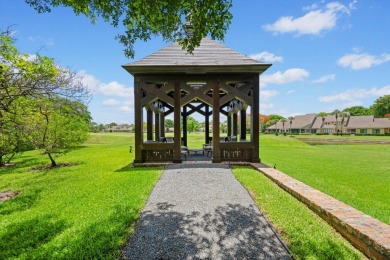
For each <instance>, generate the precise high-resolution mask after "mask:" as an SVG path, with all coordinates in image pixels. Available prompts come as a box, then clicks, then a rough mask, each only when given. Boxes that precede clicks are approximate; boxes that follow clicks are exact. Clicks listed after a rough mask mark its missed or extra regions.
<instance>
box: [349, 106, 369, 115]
mask: <svg viewBox="0 0 390 260" xmlns="http://www.w3.org/2000/svg"><path fill="white" fill-rule="evenodd" d="M343 112H345V113H349V115H350V116H368V115H371V114H372V111H371V110H370V109H369V108H365V107H363V106H353V107H348V108H345V109H344V110H343Z"/></svg>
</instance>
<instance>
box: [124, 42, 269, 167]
mask: <svg viewBox="0 0 390 260" xmlns="http://www.w3.org/2000/svg"><path fill="white" fill-rule="evenodd" d="M270 66H271V64H266V63H262V62H259V61H256V60H253V59H251V58H249V57H247V56H245V55H243V54H240V53H238V52H236V51H234V50H232V49H230V48H228V47H226V46H224V45H222V44H220V43H218V42H217V41H214V40H211V39H208V38H204V39H202V41H201V44H200V46H199V47H198V48H196V49H195V50H194V52H193V54H188V53H187V52H186V51H185V50H183V49H182V48H181V46H180V45H179V44H177V43H173V44H171V45H170V46H168V47H166V48H163V49H161V50H159V51H157V52H155V53H153V54H151V55H149V56H147V57H145V58H143V59H141V60H139V61H136V62H133V63H129V64H126V65H123V68H124V69H125V70H127V71H128V72H129V73H130V74H131V75H133V76H134V113H135V122H134V125H135V147H134V148H135V159H134V163H148V162H173V163H181V162H182V159H183V158H182V147H183V146H187V117H188V116H189V115H191V114H193V113H195V112H197V113H199V114H201V115H203V116H204V118H205V144H210V147H212V158H211V159H212V162H213V163H220V162H222V161H246V162H259V161H260V158H259V75H260V74H262V73H263V72H264V71H265V70H267V69H268V68H269V67H270ZM247 110H249V111H250V124H249V125H250V127H247V124H246V121H247V120H246V118H247V113H246V112H247ZM144 113H145V115H146V129H144V123H143V122H144ZM171 113H173V119H174V120H173V121H174V136H173V138H171V140H170V141H169V142H167V138H165V127H164V125H165V118H166V117H167V116H168V115H170V114H171ZM221 115H223V116H226V117H227V136H226V137H224V138H222V137H221V136H220V116H221ZM210 117H211V119H212V121H210ZM238 118H239V119H240V120H238ZM181 121H182V126H183V127H182V129H181V126H180V125H181ZM210 122H212V125H211V126H212V137H211V135H210ZM153 123H154V129H153ZM238 126H240V127H238ZM247 128H248V129H247ZM238 129H239V132H238ZM145 130H146V136H144V132H145ZM247 130H250V131H249V133H248V134H247ZM247 135H248V136H247ZM237 136H238V138H237ZM210 140H211V143H210Z"/></svg>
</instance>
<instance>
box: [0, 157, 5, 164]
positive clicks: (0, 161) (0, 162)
mask: <svg viewBox="0 0 390 260" xmlns="http://www.w3.org/2000/svg"><path fill="white" fill-rule="evenodd" d="M4 164H5V163H4V161H3V156H2V155H0V166H3V165H4Z"/></svg>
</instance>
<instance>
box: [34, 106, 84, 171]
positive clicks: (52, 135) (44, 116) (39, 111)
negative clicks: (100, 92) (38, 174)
mask: <svg viewBox="0 0 390 260" xmlns="http://www.w3.org/2000/svg"><path fill="white" fill-rule="evenodd" d="M32 105H33V106H34V108H35V111H36V112H35V113H33V114H31V115H30V118H29V126H30V127H31V129H30V131H31V135H32V138H31V139H32V141H33V145H34V147H35V148H37V149H40V150H43V152H44V153H45V154H47V155H48V157H49V159H50V162H51V165H52V166H53V167H54V166H56V165H57V163H56V161H55V156H54V155H60V154H62V153H63V152H66V151H67V150H68V149H69V148H72V147H74V146H76V145H79V144H81V143H83V142H84V141H85V140H86V139H87V138H88V133H89V123H90V120H91V117H90V113H89V112H88V109H87V107H86V106H85V105H84V104H82V103H80V102H78V101H71V100H68V99H65V98H56V99H39V100H33V101H32Z"/></svg>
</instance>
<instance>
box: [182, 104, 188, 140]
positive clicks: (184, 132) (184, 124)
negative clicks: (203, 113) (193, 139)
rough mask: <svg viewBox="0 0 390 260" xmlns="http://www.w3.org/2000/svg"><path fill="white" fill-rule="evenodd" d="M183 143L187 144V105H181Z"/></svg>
mask: <svg viewBox="0 0 390 260" xmlns="http://www.w3.org/2000/svg"><path fill="white" fill-rule="evenodd" d="M183 145H184V146H187V106H183Z"/></svg>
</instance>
